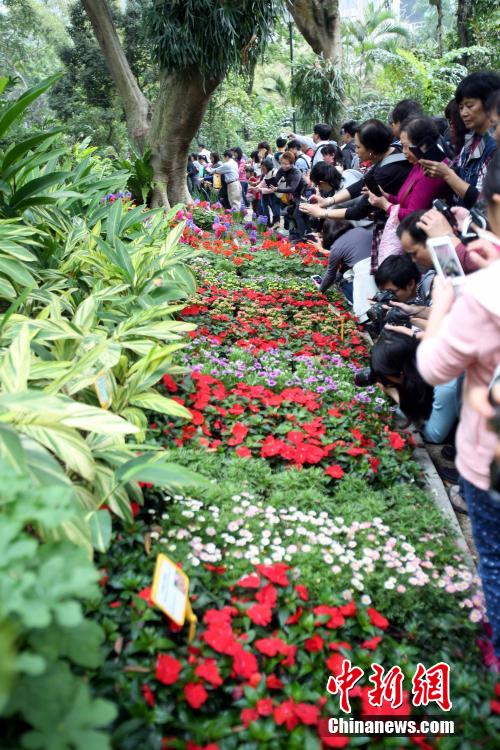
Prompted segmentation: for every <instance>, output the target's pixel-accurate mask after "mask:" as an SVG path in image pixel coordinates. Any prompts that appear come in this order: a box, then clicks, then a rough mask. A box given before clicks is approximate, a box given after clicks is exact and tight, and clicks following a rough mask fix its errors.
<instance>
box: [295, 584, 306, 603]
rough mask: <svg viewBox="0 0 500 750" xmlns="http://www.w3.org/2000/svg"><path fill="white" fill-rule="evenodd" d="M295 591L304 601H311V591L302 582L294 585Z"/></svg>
mask: <svg viewBox="0 0 500 750" xmlns="http://www.w3.org/2000/svg"><path fill="white" fill-rule="evenodd" d="M294 588H295V591H296V592H297V594H298V595H299V597H300V598H301V599H302V601H303V602H307V601H309V591H308V590H307V588H306V587H305V586H302V585H301V584H300V583H299V584H297V586H294Z"/></svg>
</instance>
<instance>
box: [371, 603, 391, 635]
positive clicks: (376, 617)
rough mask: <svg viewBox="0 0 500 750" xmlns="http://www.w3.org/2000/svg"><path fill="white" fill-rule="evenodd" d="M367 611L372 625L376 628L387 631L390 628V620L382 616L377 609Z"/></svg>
mask: <svg viewBox="0 0 500 750" xmlns="http://www.w3.org/2000/svg"><path fill="white" fill-rule="evenodd" d="M366 611H367V613H368V616H369V618H370V622H371V624H372V625H375V627H376V628H381V629H382V630H385V629H386V628H388V627H389V620H386V619H385V617H384V616H383V615H381V614H380V612H377V610H376V609H374V608H373V607H369V608H368V609H367V610H366Z"/></svg>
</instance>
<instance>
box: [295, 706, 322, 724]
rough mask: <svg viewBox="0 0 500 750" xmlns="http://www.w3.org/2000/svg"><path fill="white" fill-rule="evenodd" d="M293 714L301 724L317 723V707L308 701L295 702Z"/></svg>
mask: <svg viewBox="0 0 500 750" xmlns="http://www.w3.org/2000/svg"><path fill="white" fill-rule="evenodd" d="M294 710H295V716H296V717H297V719H298V720H299V721H300V722H301V723H302V724H317V723H318V719H319V708H318V707H317V706H312V705H311V704H310V703H297V705H296V706H295V709H294Z"/></svg>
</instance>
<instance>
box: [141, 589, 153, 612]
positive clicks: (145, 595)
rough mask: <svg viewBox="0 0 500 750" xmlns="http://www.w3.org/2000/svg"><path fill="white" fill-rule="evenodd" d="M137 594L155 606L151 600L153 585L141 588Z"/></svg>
mask: <svg viewBox="0 0 500 750" xmlns="http://www.w3.org/2000/svg"><path fill="white" fill-rule="evenodd" d="M137 596H138V597H139V598H140V599H144V601H145V602H147V603H148V604H149V606H150V607H152V606H153V602H152V601H151V587H150V586H148V587H147V588H145V589H141V591H139V593H138V594H137Z"/></svg>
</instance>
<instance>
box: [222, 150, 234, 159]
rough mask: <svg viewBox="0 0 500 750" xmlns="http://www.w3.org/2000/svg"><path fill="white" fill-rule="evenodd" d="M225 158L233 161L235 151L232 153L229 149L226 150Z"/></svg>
mask: <svg viewBox="0 0 500 750" xmlns="http://www.w3.org/2000/svg"><path fill="white" fill-rule="evenodd" d="M224 156H229V158H230V159H232V158H233V156H234V153H233V151H232V150H231V149H230V148H227V149H226V150H225V151H224Z"/></svg>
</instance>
